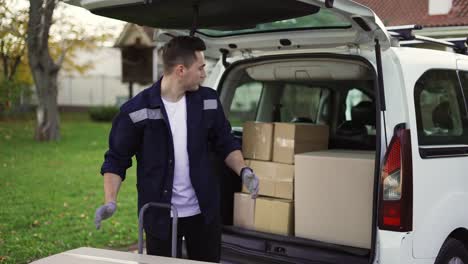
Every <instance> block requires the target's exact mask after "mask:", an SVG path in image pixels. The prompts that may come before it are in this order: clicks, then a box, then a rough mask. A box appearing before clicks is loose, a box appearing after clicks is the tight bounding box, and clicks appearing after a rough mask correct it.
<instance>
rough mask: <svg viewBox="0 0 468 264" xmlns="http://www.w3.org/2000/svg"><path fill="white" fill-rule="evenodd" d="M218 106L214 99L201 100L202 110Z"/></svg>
mask: <svg viewBox="0 0 468 264" xmlns="http://www.w3.org/2000/svg"><path fill="white" fill-rule="evenodd" d="M217 108H218V101H217V100H216V99H207V100H204V101H203V110H212V109H217Z"/></svg>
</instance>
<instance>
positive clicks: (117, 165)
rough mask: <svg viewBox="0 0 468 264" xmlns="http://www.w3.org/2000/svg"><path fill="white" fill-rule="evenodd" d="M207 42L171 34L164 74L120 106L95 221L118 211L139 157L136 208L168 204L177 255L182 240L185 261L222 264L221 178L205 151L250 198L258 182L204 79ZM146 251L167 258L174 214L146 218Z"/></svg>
mask: <svg viewBox="0 0 468 264" xmlns="http://www.w3.org/2000/svg"><path fill="white" fill-rule="evenodd" d="M205 49H206V48H205V44H204V43H203V41H202V40H201V39H199V38H197V37H189V36H182V37H175V38H173V39H172V40H171V41H170V42H168V43H167V44H166V45H165V46H164V48H163V55H162V58H163V64H164V76H163V77H162V78H161V79H160V80H159V81H158V82H156V83H155V84H154V85H153V86H151V87H150V88H148V89H146V90H144V91H142V92H141V93H139V94H138V95H137V96H135V97H134V98H132V99H131V100H129V101H128V102H127V103H125V104H124V105H123V106H122V107H121V108H120V112H119V113H118V115H117V116H116V117H115V118H114V121H113V124H112V129H111V132H110V136H109V150H108V151H107V152H106V154H105V161H104V164H103V165H102V169H101V174H103V175H104V191H105V204H104V205H102V206H101V207H99V208H98V209H97V210H96V218H95V224H96V228H99V227H100V223H101V221H102V220H104V219H106V218H109V217H110V216H111V215H112V214H113V213H114V212H115V210H116V208H117V204H116V200H117V193H118V191H119V188H120V184H121V182H122V181H123V180H125V172H126V170H127V169H128V168H129V167H130V166H131V165H132V161H131V158H132V157H133V155H136V160H137V190H138V210H140V208H141V207H142V206H143V205H144V204H146V203H148V202H160V203H167V204H169V203H170V204H173V205H174V206H175V207H176V208H177V211H178V215H179V223H178V231H179V232H178V233H179V234H178V240H179V241H178V252H179V254H180V248H181V238H182V236H184V237H185V241H186V246H187V253H188V256H189V258H190V259H194V260H203V261H212V262H219V261H220V248H221V224H220V208H219V207H220V187H219V182H220V179H219V175H215V174H214V173H213V172H212V168H213V167H214V166H213V164H211V163H210V161H209V156H208V154H209V146H213V148H214V150H215V151H216V153H217V155H219V156H220V157H221V158H222V159H223V160H224V162H225V163H226V165H227V166H228V167H229V168H231V169H232V170H233V171H234V172H236V173H237V174H238V175H240V176H241V178H242V181H243V183H244V184H245V185H246V187H247V188H248V189H249V191H250V192H251V194H252V198H255V197H256V195H257V193H258V178H257V177H256V176H255V174H254V173H253V171H252V170H251V169H250V168H248V167H247V166H246V165H245V163H244V158H243V156H242V153H241V151H240V145H239V143H238V142H237V141H236V140H235V139H234V137H233V136H232V134H231V126H230V124H229V121H228V120H227V119H226V117H225V114H224V111H223V108H222V106H221V104H220V101H219V99H218V96H217V93H216V91H215V90H213V89H211V88H207V87H203V86H201V85H200V84H201V83H202V82H203V80H204V79H205V77H206V75H205V68H204V67H205V59H204V55H203V51H204V50H205ZM144 223H145V226H144V228H145V232H146V249H147V253H148V254H153V255H162V256H170V255H171V254H170V253H171V240H170V232H171V214H170V213H169V211H167V210H164V209H149V210H148V212H147V213H146V214H145V219H144Z"/></svg>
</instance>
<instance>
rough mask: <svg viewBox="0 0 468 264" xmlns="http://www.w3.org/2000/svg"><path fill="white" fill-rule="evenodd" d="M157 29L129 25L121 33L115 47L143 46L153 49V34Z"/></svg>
mask: <svg viewBox="0 0 468 264" xmlns="http://www.w3.org/2000/svg"><path fill="white" fill-rule="evenodd" d="M155 30H156V29H154V28H150V27H142V26H138V25H135V24H131V23H127V24H126V25H125V27H124V29H123V30H122V32H121V33H120V35H119V37H118V38H117V41H116V42H115V44H114V46H115V47H126V46H133V45H138V46H143V47H153V46H154V42H153V34H154V31H155Z"/></svg>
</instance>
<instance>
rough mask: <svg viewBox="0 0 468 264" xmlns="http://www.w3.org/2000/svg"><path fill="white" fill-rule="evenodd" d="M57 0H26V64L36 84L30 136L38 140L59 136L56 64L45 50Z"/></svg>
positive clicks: (58, 66) (57, 65) (46, 49)
mask: <svg viewBox="0 0 468 264" xmlns="http://www.w3.org/2000/svg"><path fill="white" fill-rule="evenodd" d="M56 1H57V0H30V1H29V3H30V6H29V21H28V36H27V44H28V57H29V66H30V68H31V72H32V75H33V79H34V83H35V84H36V92H37V97H38V105H37V126H36V133H35V135H34V138H35V139H36V140H39V141H57V140H59V139H60V122H59V112H58V105H57V76H58V72H59V70H60V66H61V65H60V63H59V64H56V63H55V62H54V61H53V59H52V58H51V56H50V53H49V45H48V40H49V30H50V26H51V25H52V15H53V12H54V8H55V5H56Z"/></svg>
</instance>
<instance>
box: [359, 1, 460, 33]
mask: <svg viewBox="0 0 468 264" xmlns="http://www.w3.org/2000/svg"><path fill="white" fill-rule="evenodd" d="M354 1H356V2H358V3H360V4H363V5H365V6H368V7H369V8H371V9H372V10H373V11H374V12H375V13H376V14H377V16H378V17H380V19H381V20H382V22H383V23H384V24H385V25H386V26H399V25H411V24H418V25H422V26H424V27H448V26H467V25H468V1H466V0H453V2H452V9H451V10H450V12H449V13H448V14H447V15H429V0H410V1H408V0H392V1H382V0H354Z"/></svg>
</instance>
